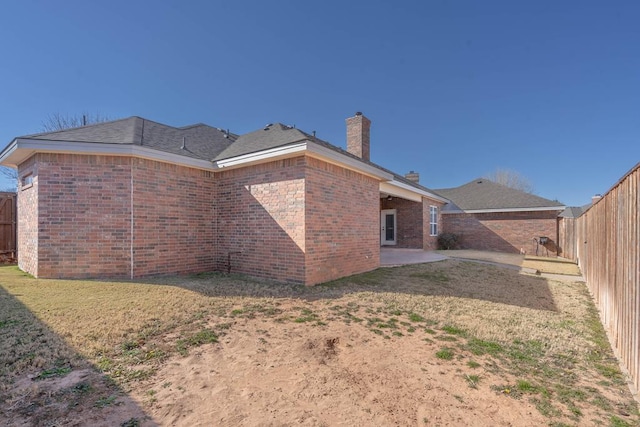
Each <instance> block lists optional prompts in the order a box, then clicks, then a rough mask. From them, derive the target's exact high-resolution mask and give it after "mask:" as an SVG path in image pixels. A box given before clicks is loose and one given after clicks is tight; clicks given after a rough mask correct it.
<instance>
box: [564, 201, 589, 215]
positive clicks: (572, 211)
mask: <svg viewBox="0 0 640 427" xmlns="http://www.w3.org/2000/svg"><path fill="white" fill-rule="evenodd" d="M590 207H591V203H589V204H586V205H584V206H568V207H567V208H565V210H563V211H562V212H561V213H560V215H558V216H559V217H562V218H578V217H579V216H580V215H582V214H583V213H584V212H585V211H586V210H587V209H589V208H590Z"/></svg>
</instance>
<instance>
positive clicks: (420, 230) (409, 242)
mask: <svg viewBox="0 0 640 427" xmlns="http://www.w3.org/2000/svg"><path fill="white" fill-rule="evenodd" d="M380 200H381V209H395V210H396V245H395V246H394V247H396V248H415V249H421V248H422V245H423V235H424V232H425V230H424V226H425V218H426V222H427V223H426V226H427V229H426V233H427V234H429V208H428V207H427V216H426V217H425V216H424V213H423V204H422V203H419V202H413V201H411V200H407V199H401V198H399V197H392V199H391V200H387V199H380ZM378 223H380V218H378ZM379 234H380V231H378V235H379Z"/></svg>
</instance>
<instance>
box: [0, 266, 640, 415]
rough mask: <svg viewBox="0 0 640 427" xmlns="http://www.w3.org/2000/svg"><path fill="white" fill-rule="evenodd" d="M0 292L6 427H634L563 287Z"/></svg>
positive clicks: (402, 283) (367, 279) (7, 288)
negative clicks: (96, 426)
mask: <svg viewBox="0 0 640 427" xmlns="http://www.w3.org/2000/svg"><path fill="white" fill-rule="evenodd" d="M0 285H1V288H0V297H1V298H0V304H2V308H3V310H2V311H0V313H2V314H0V325H3V326H2V327H0V335H2V336H1V338H3V340H2V341H0V342H1V343H3V345H2V346H1V347H0V358H1V359H2V362H3V364H2V367H3V370H2V371H0V373H1V374H2V384H3V385H4V386H3V388H2V389H1V390H0V419H4V420H7V421H6V423H7V425H28V423H29V422H31V423H33V421H34V420H37V421H38V422H37V423H36V424H40V425H47V422H45V421H47V420H48V421H49V425H62V424H64V425H85V424H86V423H85V420H92V421H91V424H96V423H97V424H100V423H102V425H176V426H192V425H223V426H224V425H228V426H232V425H248V426H258V425H260V426H262V425H294V424H295V425H297V424H301V425H310V426H321V425H442V426H445V425H449V426H454V425H504V426H507V425H509V426H530V425H553V426H558V427H559V426H566V425H605V426H607V425H612V426H613V425H615V426H625V425H629V426H630V425H636V424H637V423H638V420H639V417H638V412H637V407H636V405H635V402H634V400H633V399H632V396H631V394H630V393H629V391H628V389H627V386H626V382H625V378H624V377H623V375H622V374H621V373H620V370H619V369H618V366H617V362H616V360H615V359H614V358H613V355H612V353H611V349H610V347H609V344H608V342H607V340H606V336H605V335H604V331H603V330H602V327H601V325H600V324H599V322H598V317H597V312H596V311H595V308H594V307H593V304H592V302H591V301H590V299H589V296H588V294H587V292H586V288H585V286H584V284H583V283H581V282H557V281H554V280H550V279H545V278H544V277H539V276H535V275H523V274H519V273H518V271H516V270H510V269H504V268H500V267H497V266H493V265H487V264H478V263H471V262H465V261H460V260H447V261H442V262H438V263H433V264H420V265H412V266H406V267H398V268H384V269H379V270H376V271H375V272H371V273H367V274H363V275H358V276H353V277H350V278H347V279H343V280H340V281H337V282H333V283H330V284H325V285H320V286H316V287H313V288H305V287H302V286H295V285H283V284H274V283H266V282H261V281H254V280H247V279H245V278H241V277H236V276H226V275H219V274H212V275H200V276H193V277H174V278H162V279H154V280H149V281H146V282H145V283H130V282H121V283H119V282H81V281H56V280H36V279H33V278H30V277H28V276H25V275H21V274H20V273H18V272H17V271H16V270H15V269H12V268H9V269H0ZM5 308H7V310H4V309H5ZM25 328H26V329H25ZM25 330H26V331H31V332H28V333H27V335H24V334H25V332H24V331H25ZM34 331H35V332H34ZM9 342H10V343H11V345H4V343H9ZM43 343H46V345H43ZM36 378H40V379H36ZM64 378H67V379H66V380H64ZM47 381H49V382H47ZM65 381H66V382H65ZM61 384H62V385H61ZM36 386H37V387H38V391H37V393H34V394H26V393H27V391H28V390H29V387H36ZM74 389H78V390H79V393H80V396H81V398H78V397H76V396H77V394H76V393H75V392H73V390H74ZM65 390H66V391H65ZM25 423H26V424H25ZM51 423H53V424H51ZM56 423H57V424H56Z"/></svg>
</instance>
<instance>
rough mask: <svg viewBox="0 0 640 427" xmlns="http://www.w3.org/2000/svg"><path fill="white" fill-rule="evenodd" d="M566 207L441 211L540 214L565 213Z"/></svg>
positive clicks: (451, 212) (448, 212)
mask: <svg viewBox="0 0 640 427" xmlns="http://www.w3.org/2000/svg"><path fill="white" fill-rule="evenodd" d="M565 208H566V206H547V207H538V208H510V209H506V208H504V209H467V210H455V211H445V210H441V211H440V213H442V214H464V213H504V212H539V211H563V210H564V209H565Z"/></svg>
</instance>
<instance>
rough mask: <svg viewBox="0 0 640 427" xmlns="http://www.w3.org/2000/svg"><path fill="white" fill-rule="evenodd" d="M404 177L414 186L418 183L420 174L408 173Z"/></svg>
mask: <svg viewBox="0 0 640 427" xmlns="http://www.w3.org/2000/svg"><path fill="white" fill-rule="evenodd" d="M404 177H405V178H407V179H408V180H409V181H411V182H415V183H416V184H418V183H419V182H420V174H419V173H418V172H414V171H410V172H409V173H405V174H404Z"/></svg>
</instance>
